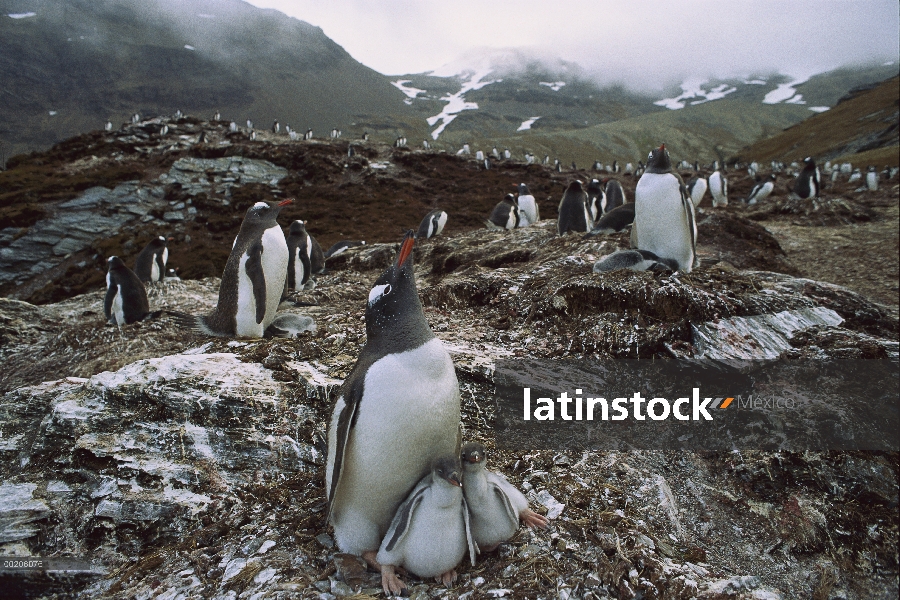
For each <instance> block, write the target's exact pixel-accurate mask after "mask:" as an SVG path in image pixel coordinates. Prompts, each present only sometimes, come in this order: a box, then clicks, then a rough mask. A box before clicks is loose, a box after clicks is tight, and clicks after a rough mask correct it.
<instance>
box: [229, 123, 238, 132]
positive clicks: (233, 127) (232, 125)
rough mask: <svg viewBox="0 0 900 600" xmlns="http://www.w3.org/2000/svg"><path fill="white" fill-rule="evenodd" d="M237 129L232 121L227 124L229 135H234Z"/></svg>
mask: <svg viewBox="0 0 900 600" xmlns="http://www.w3.org/2000/svg"><path fill="white" fill-rule="evenodd" d="M237 129H238V128H237V123H235V122H234V121H232V122H231V123H229V124H228V131H230V132H231V133H234V132H235V131H237Z"/></svg>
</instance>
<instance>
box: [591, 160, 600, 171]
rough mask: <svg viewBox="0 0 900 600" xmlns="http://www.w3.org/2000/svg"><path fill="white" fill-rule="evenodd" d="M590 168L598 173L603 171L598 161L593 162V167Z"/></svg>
mask: <svg viewBox="0 0 900 600" xmlns="http://www.w3.org/2000/svg"><path fill="white" fill-rule="evenodd" d="M591 168H592V169H594V170H595V171H597V172H600V171H602V170H603V163H601V162H600V161H599V160H595V161H594V166H592V167H591Z"/></svg>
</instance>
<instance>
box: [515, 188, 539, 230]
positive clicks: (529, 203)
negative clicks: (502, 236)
mask: <svg viewBox="0 0 900 600" xmlns="http://www.w3.org/2000/svg"><path fill="white" fill-rule="evenodd" d="M518 191H519V196H518V197H517V198H516V205H517V206H518V207H519V216H520V222H519V227H527V226H528V225H533V224H535V223H537V222H538V221H540V220H541V215H540V209H539V207H538V203H537V202H536V201H535V199H534V196H532V195H531V192H530V191H528V186H527V185H525V184H524V183H520V184H519V186H518Z"/></svg>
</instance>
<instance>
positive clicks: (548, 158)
mask: <svg viewBox="0 0 900 600" xmlns="http://www.w3.org/2000/svg"><path fill="white" fill-rule="evenodd" d="M544 164H545V165H549V164H550V155H549V154H545V155H544Z"/></svg>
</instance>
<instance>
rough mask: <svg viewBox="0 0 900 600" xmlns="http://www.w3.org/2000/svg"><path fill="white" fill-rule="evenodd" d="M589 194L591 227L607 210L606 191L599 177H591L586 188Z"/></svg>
mask: <svg viewBox="0 0 900 600" xmlns="http://www.w3.org/2000/svg"><path fill="white" fill-rule="evenodd" d="M585 191H586V192H587V195H588V208H589V209H590V211H591V223H590V225H591V227H593V226H594V222H595V221H596V220H597V219H599V218H600V217H602V216H603V213H604V212H606V191H604V189H603V184H602V183H601V182H600V180H599V179H591V180H590V181H589V182H588V184H587V189H586V190H585Z"/></svg>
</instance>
